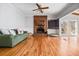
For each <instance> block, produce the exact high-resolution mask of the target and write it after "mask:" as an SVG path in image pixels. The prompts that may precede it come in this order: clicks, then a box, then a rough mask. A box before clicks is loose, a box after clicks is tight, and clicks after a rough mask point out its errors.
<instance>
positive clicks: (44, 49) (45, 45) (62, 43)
mask: <svg viewBox="0 0 79 59" xmlns="http://www.w3.org/2000/svg"><path fill="white" fill-rule="evenodd" d="M0 56H79V39H78V37H49V36H44V35H43V36H40V35H37V36H30V37H29V38H28V39H25V40H24V41H23V42H21V43H19V44H18V45H17V46H16V47H14V48H0Z"/></svg>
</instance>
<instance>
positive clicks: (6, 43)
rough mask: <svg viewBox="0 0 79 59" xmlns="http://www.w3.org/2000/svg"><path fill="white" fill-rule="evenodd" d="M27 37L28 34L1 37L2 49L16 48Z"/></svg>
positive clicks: (0, 44)
mask: <svg viewBox="0 0 79 59" xmlns="http://www.w3.org/2000/svg"><path fill="white" fill-rule="evenodd" d="M27 37H28V33H24V34H17V35H0V47H14V46H16V45H17V44H18V43H20V42H21V41H23V40H24V39H25V38H27Z"/></svg>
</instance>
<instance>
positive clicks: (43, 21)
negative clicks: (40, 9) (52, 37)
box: [34, 16, 47, 34]
mask: <svg viewBox="0 0 79 59" xmlns="http://www.w3.org/2000/svg"><path fill="white" fill-rule="evenodd" d="M42 33H43V34H47V16H34V34H42Z"/></svg>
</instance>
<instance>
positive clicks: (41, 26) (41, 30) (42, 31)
mask: <svg viewBox="0 0 79 59" xmlns="http://www.w3.org/2000/svg"><path fill="white" fill-rule="evenodd" d="M37 33H44V25H42V24H40V25H38V28H37Z"/></svg>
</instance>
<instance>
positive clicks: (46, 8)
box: [40, 7, 49, 9]
mask: <svg viewBox="0 0 79 59" xmlns="http://www.w3.org/2000/svg"><path fill="white" fill-rule="evenodd" d="M48 8H49V7H42V8H40V9H48Z"/></svg>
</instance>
